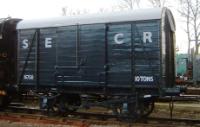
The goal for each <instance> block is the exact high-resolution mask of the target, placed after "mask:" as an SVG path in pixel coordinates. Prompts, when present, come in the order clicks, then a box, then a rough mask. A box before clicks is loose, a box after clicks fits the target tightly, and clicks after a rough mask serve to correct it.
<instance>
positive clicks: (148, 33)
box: [143, 32, 152, 43]
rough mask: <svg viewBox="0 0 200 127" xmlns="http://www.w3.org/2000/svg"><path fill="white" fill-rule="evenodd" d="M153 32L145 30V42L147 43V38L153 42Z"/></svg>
mask: <svg viewBox="0 0 200 127" xmlns="http://www.w3.org/2000/svg"><path fill="white" fill-rule="evenodd" d="M151 37H152V33H151V32H143V43H147V40H148V42H149V43H152V38H151Z"/></svg>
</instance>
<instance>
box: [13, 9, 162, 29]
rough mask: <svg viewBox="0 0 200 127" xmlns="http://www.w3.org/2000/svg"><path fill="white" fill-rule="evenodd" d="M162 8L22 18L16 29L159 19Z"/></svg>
mask: <svg viewBox="0 0 200 127" xmlns="http://www.w3.org/2000/svg"><path fill="white" fill-rule="evenodd" d="M161 14H162V8H152V9H138V10H133V11H124V12H113V13H102V14H88V15H80V16H62V17H55V18H48V19H35V20H22V21H20V22H19V23H18V25H17V29H32V28H48V27H59V26H70V25H77V24H94V23H111V22H121V21H123V22H125V21H138V20H151V19H161Z"/></svg>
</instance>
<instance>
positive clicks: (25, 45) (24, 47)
mask: <svg viewBox="0 0 200 127" xmlns="http://www.w3.org/2000/svg"><path fill="white" fill-rule="evenodd" d="M22 48H23V49H27V48H28V40H27V39H24V40H23V41H22Z"/></svg>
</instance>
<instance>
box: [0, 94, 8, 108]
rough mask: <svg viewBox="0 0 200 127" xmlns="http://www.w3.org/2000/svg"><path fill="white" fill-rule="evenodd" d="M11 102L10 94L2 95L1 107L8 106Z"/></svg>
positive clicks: (0, 99)
mask: <svg viewBox="0 0 200 127" xmlns="http://www.w3.org/2000/svg"><path fill="white" fill-rule="evenodd" d="M9 103H10V98H9V97H8V96H0V109H4V108H6V107H7V106H8V105H9Z"/></svg>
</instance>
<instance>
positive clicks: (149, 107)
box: [142, 101, 154, 117]
mask: <svg viewBox="0 0 200 127" xmlns="http://www.w3.org/2000/svg"><path fill="white" fill-rule="evenodd" d="M143 109H144V112H143V114H142V117H148V116H149V115H150V114H151V113H152V112H153V110H154V101H150V102H144V108H143Z"/></svg>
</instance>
